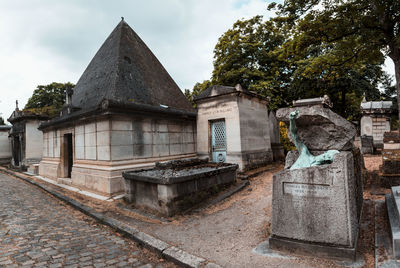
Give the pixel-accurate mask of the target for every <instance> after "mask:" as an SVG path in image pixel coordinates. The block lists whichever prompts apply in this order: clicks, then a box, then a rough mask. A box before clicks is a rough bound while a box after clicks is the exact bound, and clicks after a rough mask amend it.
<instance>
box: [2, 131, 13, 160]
mask: <svg viewBox="0 0 400 268" xmlns="http://www.w3.org/2000/svg"><path fill="white" fill-rule="evenodd" d="M10 129H11V126H7V125H4V126H0V165H8V164H10V163H11V158H12V154H11V142H10V139H9V138H8V132H9V130H10Z"/></svg>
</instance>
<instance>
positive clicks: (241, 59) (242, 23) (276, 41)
mask: <svg viewBox="0 0 400 268" xmlns="http://www.w3.org/2000/svg"><path fill="white" fill-rule="evenodd" d="M285 39H286V36H285V33H284V32H282V31H280V29H278V28H277V27H276V24H275V22H274V21H272V20H269V21H263V17H262V16H256V17H254V18H251V19H249V20H238V21H237V22H236V23H235V24H234V25H233V27H232V29H229V30H228V31H226V32H225V33H224V34H223V35H222V36H221V37H220V38H219V40H218V43H217V44H216V45H215V49H214V71H213V73H212V79H211V81H212V84H221V85H226V86H235V85H236V84H241V85H242V87H244V88H247V89H249V90H253V91H257V92H258V93H260V94H262V95H264V96H270V97H273V98H271V103H270V107H271V108H272V109H275V108H277V107H280V106H282V105H284V104H287V100H288V98H287V97H288V96H287V95H286V93H288V92H287V91H285V90H284V89H285V87H286V85H287V84H288V83H289V82H290V76H291V73H292V70H291V68H290V67H289V66H288V65H287V64H286V60H285V59H283V60H282V59H280V58H279V53H277V48H279V47H280V46H281V45H282V44H283V42H284V41H285Z"/></svg>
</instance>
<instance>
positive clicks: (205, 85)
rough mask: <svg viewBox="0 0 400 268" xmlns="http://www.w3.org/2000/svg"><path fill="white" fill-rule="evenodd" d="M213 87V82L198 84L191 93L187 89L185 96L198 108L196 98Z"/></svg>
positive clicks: (207, 81)
mask: <svg viewBox="0 0 400 268" xmlns="http://www.w3.org/2000/svg"><path fill="white" fill-rule="evenodd" d="M210 86H211V81H210V80H204V81H203V82H202V83H196V84H195V85H194V87H193V89H192V91H190V90H189V89H185V92H184V94H185V96H186V98H187V99H188V100H189V101H190V103H191V104H192V106H193V107H196V104H195V103H194V97H195V96H197V95H199V94H200V93H201V92H202V91H203V90H205V89H207V88H208V87H210Z"/></svg>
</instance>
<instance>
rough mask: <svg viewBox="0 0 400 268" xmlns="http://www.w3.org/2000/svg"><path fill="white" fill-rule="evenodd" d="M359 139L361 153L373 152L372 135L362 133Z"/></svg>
mask: <svg viewBox="0 0 400 268" xmlns="http://www.w3.org/2000/svg"><path fill="white" fill-rule="evenodd" d="M360 139H361V152H362V153H363V154H373V153H374V137H373V136H367V135H363V136H361V137H360Z"/></svg>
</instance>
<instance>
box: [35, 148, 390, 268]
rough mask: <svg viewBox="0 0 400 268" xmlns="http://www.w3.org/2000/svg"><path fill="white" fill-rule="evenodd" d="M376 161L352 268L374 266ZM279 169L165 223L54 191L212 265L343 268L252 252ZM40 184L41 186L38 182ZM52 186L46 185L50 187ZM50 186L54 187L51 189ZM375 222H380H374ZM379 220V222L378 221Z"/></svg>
mask: <svg viewBox="0 0 400 268" xmlns="http://www.w3.org/2000/svg"><path fill="white" fill-rule="evenodd" d="M379 165H381V156H367V157H365V166H366V168H367V170H368V171H367V172H366V175H367V179H366V181H365V182H366V183H365V186H364V208H363V218H362V220H361V230H360V238H359V246H358V252H359V255H360V256H361V257H360V260H361V262H359V263H357V266H356V267H374V265H375V253H374V201H375V200H382V199H383V198H384V197H383V195H382V194H383V193H385V192H387V191H389V192H390V190H388V189H384V188H381V187H379V185H376V183H375V179H374V178H375V177H374V174H375V175H376V171H377V170H378V168H379ZM282 168H283V165H281V164H274V165H271V166H270V167H269V170H268V171H267V172H265V173H263V174H261V175H258V176H256V177H254V178H252V179H250V185H249V186H247V187H246V188H245V189H244V190H242V191H241V192H239V193H236V194H234V195H233V196H231V197H229V198H227V199H225V200H224V201H223V202H221V203H219V204H217V205H215V206H212V207H208V208H207V209H204V210H201V211H200V212H192V213H189V214H186V215H185V216H176V217H173V218H169V219H168V220H160V219H157V217H147V216H146V215H145V214H141V213H137V212H135V211H127V210H124V209H121V208H120V207H119V206H117V205H118V203H119V204H123V201H118V202H101V201H98V200H94V199H90V198H87V197H83V196H81V195H79V194H76V193H70V192H68V191H66V190H63V189H61V190H60V189H59V190H60V191H61V192H63V193H64V194H66V195H68V196H70V197H73V198H75V199H77V200H79V201H80V202H82V203H85V204H86V205H90V206H92V207H94V208H96V209H97V210H98V211H101V212H104V213H105V214H107V215H108V216H113V217H116V218H118V219H120V220H123V221H125V222H127V223H130V224H131V225H133V226H135V227H137V228H139V229H140V230H141V231H144V232H147V233H149V234H152V235H154V236H155V237H157V238H159V239H161V240H164V241H166V242H168V243H170V244H173V245H175V246H178V247H180V248H182V249H183V250H186V251H187V252H189V253H191V254H194V255H198V256H201V257H203V258H206V259H208V260H210V261H213V262H215V263H217V264H219V265H221V266H223V267H344V266H346V264H344V263H338V262H335V261H331V260H326V259H319V258H312V257H304V256H291V257H290V258H289V257H282V256H275V257H271V256H261V255H258V254H256V253H253V249H254V248H255V247H256V246H257V245H259V244H260V243H261V242H263V241H265V240H266V239H267V237H268V236H269V222H270V217H271V208H272V207H271V201H272V176H273V174H274V173H276V172H277V171H279V170H281V169H282ZM41 183H43V182H42V181H41ZM50 186H51V185H50ZM51 187H55V186H51ZM378 220H379V219H378ZM381 220H382V219H381Z"/></svg>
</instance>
